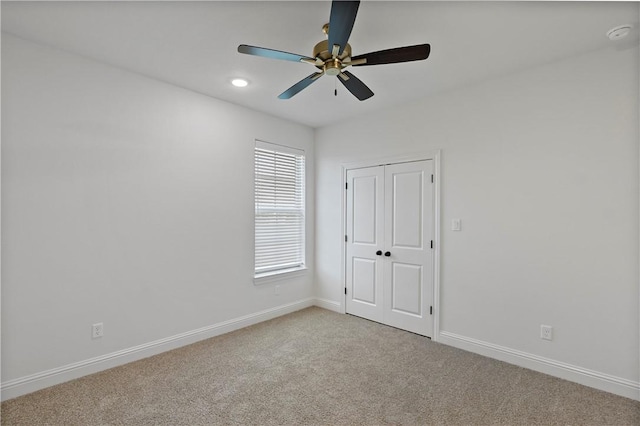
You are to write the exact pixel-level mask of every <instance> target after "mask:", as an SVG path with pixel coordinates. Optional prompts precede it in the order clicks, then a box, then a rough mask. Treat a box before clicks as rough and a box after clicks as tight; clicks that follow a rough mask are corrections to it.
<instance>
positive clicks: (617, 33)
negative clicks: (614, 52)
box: [607, 24, 631, 41]
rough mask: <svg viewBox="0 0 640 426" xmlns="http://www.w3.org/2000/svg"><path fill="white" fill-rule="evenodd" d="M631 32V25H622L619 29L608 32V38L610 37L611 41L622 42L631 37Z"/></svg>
mask: <svg viewBox="0 0 640 426" xmlns="http://www.w3.org/2000/svg"><path fill="white" fill-rule="evenodd" d="M630 31H631V25H629V24H626V25H620V26H618V27H615V28H611V29H610V30H609V31H607V37H609V40H614V41H615V40H620V39H622V38H625V37H626V36H627V35H629V32H630Z"/></svg>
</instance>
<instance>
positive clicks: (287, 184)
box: [255, 141, 305, 276]
mask: <svg viewBox="0 0 640 426" xmlns="http://www.w3.org/2000/svg"><path fill="white" fill-rule="evenodd" d="M304 161H305V157H304V151H300V150H297V149H293V148H288V147H284V146H280V145H275V144H269V143H266V142H260V141H256V148H255V274H256V275H257V276H258V275H260V274H265V273H272V272H277V271H284V270H289V269H295V268H299V267H302V266H304V234H305V226H304V222H305V220H304V216H305V213H304V189H305V186H304Z"/></svg>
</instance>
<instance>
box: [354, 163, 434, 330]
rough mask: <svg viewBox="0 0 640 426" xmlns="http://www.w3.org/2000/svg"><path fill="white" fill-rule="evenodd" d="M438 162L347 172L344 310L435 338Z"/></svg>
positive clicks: (400, 164)
mask: <svg viewBox="0 0 640 426" xmlns="http://www.w3.org/2000/svg"><path fill="white" fill-rule="evenodd" d="M432 173H433V161H431V160H424V161H415V162H407V163H399V164H390V165H385V166H375V167H367V168H362V169H351V170H347V211H346V224H347V243H346V245H347V247H346V285H347V291H346V311H347V313H349V314H353V315H357V316H360V317H363V318H367V319H370V320H373V321H377V322H380V323H383V324H387V325H391V326H394V327H398V328H402V329H404V330H408V331H411V332H414V333H417V334H421V335H424V336H429V337H431V335H432V330H433V316H432V305H433V241H432V240H433V228H434V212H433V183H432Z"/></svg>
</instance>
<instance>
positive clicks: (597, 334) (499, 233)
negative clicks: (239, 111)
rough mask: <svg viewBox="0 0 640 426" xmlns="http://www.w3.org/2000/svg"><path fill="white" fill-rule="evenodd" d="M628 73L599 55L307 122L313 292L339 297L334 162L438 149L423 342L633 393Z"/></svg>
mask: <svg viewBox="0 0 640 426" xmlns="http://www.w3.org/2000/svg"><path fill="white" fill-rule="evenodd" d="M425 66H428V64H427V65H425ZM638 71H639V70H638V52H637V50H633V49H632V50H627V51H622V52H617V51H614V50H606V51H599V52H594V53H591V54H588V55H585V56H580V57H575V58H570V59H567V60H565V61H562V62H558V63H554V64H548V65H546V66H542V67H539V68H536V69H531V70H529V71H527V72H523V73H520V74H517V75H512V76H508V77H505V78H502V79H499V80H494V81H487V82H485V83H483V84H479V85H475V86H473V87H465V88H461V89H459V90H456V91H453V92H448V93H442V94H440V95H437V96H434V97H431V98H428V99H424V100H421V101H419V102H415V103H412V104H410V105H405V106H403V107H400V108H397V109H392V110H391V109H390V110H387V111H383V112H380V113H378V114H375V115H370V116H365V117H362V118H360V119H356V120H349V121H348V122H345V123H342V124H338V125H333V126H328V127H325V128H321V129H318V130H317V132H316V194H317V199H316V208H317V210H316V235H317V239H316V284H317V288H318V290H317V291H318V297H319V298H322V299H328V300H332V301H334V302H338V303H340V304H343V303H344V296H343V295H342V285H343V284H342V283H343V277H342V276H341V275H340V271H341V261H342V259H341V245H342V244H343V235H342V234H343V232H342V228H341V214H342V212H341V197H342V196H343V192H344V190H343V188H344V184H343V183H342V182H340V177H341V171H340V167H341V164H343V163H347V162H352V161H355V160H359V159H371V158H378V157H380V158H383V157H391V156H398V155H405V154H410V153H413V152H426V151H431V150H437V149H441V150H442V151H441V154H442V156H441V161H442V175H441V185H442V199H441V201H442V208H441V214H442V224H441V238H442V242H441V250H442V252H441V254H442V259H441V282H440V288H441V299H440V312H439V313H436V314H438V315H440V320H441V329H440V331H441V334H440V335H438V336H436V337H438V338H439V340H440V341H441V342H445V343H448V344H454V345H456V346H459V347H463V348H465V349H469V350H474V351H476V352H480V353H485V354H488V355H491V356H495V357H499V358H502V359H505V360H508V361H510V362H515V363H519V364H521V365H526V366H529V367H531V368H537V369H539V370H541V371H546V372H549V373H551V374H556V375H560V376H564V377H566V378H570V379H572V380H577V381H582V382H583V383H585V384H590V385H593V386H597V387H600V388H603V389H607V390H610V391H613V392H616V393H620V394H624V395H627V396H630V397H634V398H640V393H639V390H640V388H639V387H638V380H639V372H638V367H639V359H638V348H639V342H638V336H639V329H638V328H639V311H638V300H639V297H638V279H639V272H638V217H639V211H638V193H639V185H638V182H639V180H638V170H639V169H638V140H639V135H638V113H639V111H638V75H639V72H638ZM434 84H437V82H435V83H434ZM335 135H340V137H339V138H336V137H335ZM452 218H461V219H462V232H452V231H450V223H451V219H452ZM541 324H548V325H552V326H553V327H554V332H555V339H554V340H553V341H552V342H549V341H544V340H541V339H540V337H539V335H540V325H541ZM572 368H575V369H576V371H577V375H576V374H573V373H575V372H576V371H574V372H571V371H570V370H571V369H572ZM569 373H571V374H569Z"/></svg>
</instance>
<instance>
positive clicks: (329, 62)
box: [313, 40, 351, 75]
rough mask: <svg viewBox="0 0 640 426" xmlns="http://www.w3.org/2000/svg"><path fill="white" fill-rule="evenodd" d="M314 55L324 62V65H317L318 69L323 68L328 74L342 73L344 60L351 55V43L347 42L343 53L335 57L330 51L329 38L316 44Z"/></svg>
mask: <svg viewBox="0 0 640 426" xmlns="http://www.w3.org/2000/svg"><path fill="white" fill-rule="evenodd" d="M313 57H314V58H317V59H320V60H321V61H322V62H323V64H322V65H316V67H318V69H321V70H323V71H324V72H325V73H326V74H327V75H338V74H340V70H341V69H342V68H344V67H343V66H342V61H343V60H345V59H346V58H350V57H351V45H350V44H349V43H347V45H346V46H345V48H344V50H343V52H342V55H340V56H338V57H337V58H333V55H332V54H331V52H330V51H329V42H328V41H327V40H322V41H321V42H320V43H318V44H316V45H315V46H314V48H313Z"/></svg>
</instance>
